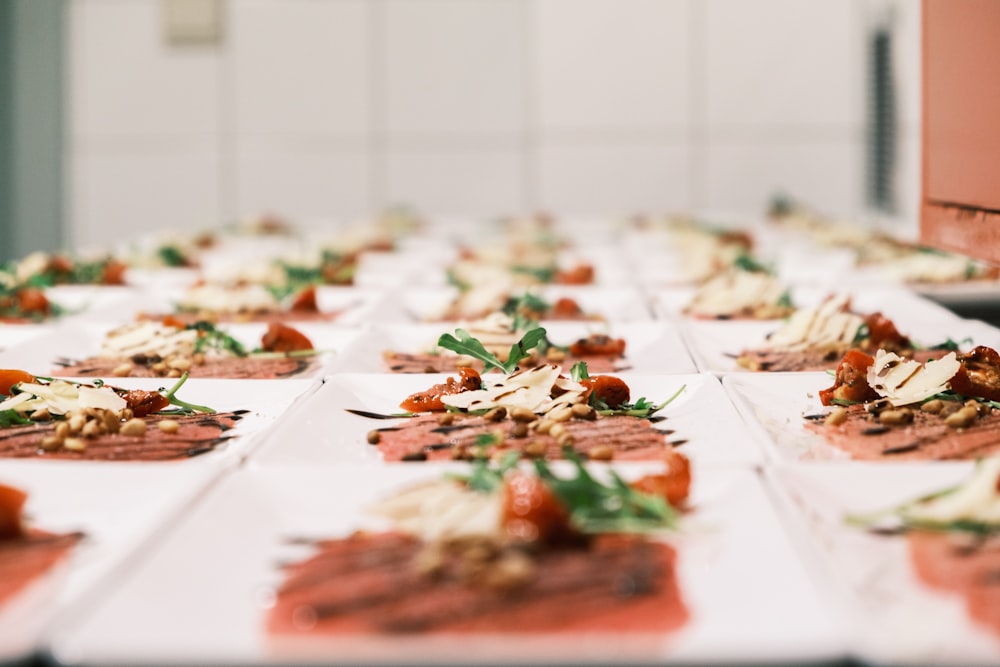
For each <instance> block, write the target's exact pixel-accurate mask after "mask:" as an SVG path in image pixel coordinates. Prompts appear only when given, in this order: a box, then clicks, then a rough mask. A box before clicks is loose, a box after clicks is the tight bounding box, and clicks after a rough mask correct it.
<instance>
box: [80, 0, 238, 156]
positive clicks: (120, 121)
mask: <svg viewBox="0 0 1000 667" xmlns="http://www.w3.org/2000/svg"><path fill="white" fill-rule="evenodd" d="M72 7H73V9H72V11H71V12H70V13H69V18H70V27H69V30H70V39H71V45H72V46H71V49H70V53H69V67H68V71H69V76H70V79H71V81H70V89H71V90H72V99H71V100H70V110H71V115H70V119H69V120H70V128H69V130H70V134H71V135H73V136H94V135H97V136H107V135H110V136H119V137H121V136H128V137H141V136H148V135H162V134H171V135H177V134H184V133H197V134H201V135H204V136H214V134H215V133H216V132H217V130H218V102H219V99H218V89H219V53H218V52H217V51H215V50H213V49H210V48H189V49H183V50H170V49H168V48H167V46H166V44H165V43H164V39H163V34H162V28H161V25H160V23H161V21H160V19H161V16H160V4H159V3H158V2H150V1H148V0H144V1H139V2H136V1H133V0H74V2H73V3H72Z"/></svg>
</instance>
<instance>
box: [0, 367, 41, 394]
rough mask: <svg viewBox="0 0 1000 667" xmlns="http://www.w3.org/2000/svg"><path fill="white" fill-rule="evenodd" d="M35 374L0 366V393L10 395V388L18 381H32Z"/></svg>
mask: <svg viewBox="0 0 1000 667" xmlns="http://www.w3.org/2000/svg"><path fill="white" fill-rule="evenodd" d="M34 381H35V376H34V375H32V374H31V373H28V372H27V371H19V370H16V369H13V368H0V395H3V396H10V388H11V387H13V386H14V385H15V384H17V383H18V382H34Z"/></svg>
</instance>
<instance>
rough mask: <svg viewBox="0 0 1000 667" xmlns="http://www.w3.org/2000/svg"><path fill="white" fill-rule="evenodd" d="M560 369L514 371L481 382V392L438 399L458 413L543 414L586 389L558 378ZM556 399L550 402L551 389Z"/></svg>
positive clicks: (463, 393) (470, 392)
mask: <svg viewBox="0 0 1000 667" xmlns="http://www.w3.org/2000/svg"><path fill="white" fill-rule="evenodd" d="M561 373H562V368H561V367H560V366H558V365H556V364H547V365H545V366H538V367H536V368H529V369H527V370H523V371H518V372H517V373H513V374H511V375H508V376H506V377H503V378H501V379H499V380H494V379H492V378H491V379H484V380H483V388H482V389H478V390H476V391H463V392H462V393H460V394H452V395H450V396H442V397H441V402H442V403H444V404H445V405H447V406H450V407H453V408H458V409H460V410H489V409H491V408H496V407H505V408H525V409H528V410H531V411H532V412H535V413H539V414H544V413H546V412H548V411H549V410H552V409H553V408H555V407H557V406H560V405H568V404H571V403H574V402H578V401H579V400H580V399H581V397H582V396H583V395H584V394H585V393H586V388H585V387H584V386H583V385H581V384H579V383H577V382H573V381H572V380H569V379H567V378H560V377H559V375H560V374H561ZM555 388H558V389H559V390H560V392H561V393H560V395H559V396H558V397H557V398H552V392H553V389H555Z"/></svg>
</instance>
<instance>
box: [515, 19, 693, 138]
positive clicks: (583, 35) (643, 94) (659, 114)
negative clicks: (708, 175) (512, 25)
mask: <svg viewBox="0 0 1000 667" xmlns="http://www.w3.org/2000/svg"><path fill="white" fill-rule="evenodd" d="M690 4H691V2H690V1H689V0H539V1H538V2H535V3H534V4H533V7H534V21H533V22H534V30H535V37H534V39H535V53H536V58H537V60H536V64H535V68H534V96H535V104H536V105H537V122H538V124H539V125H540V126H541V128H543V130H544V131H546V132H550V131H551V132H559V131H560V130H566V129H572V130H580V129H594V128H607V127H621V128H633V127H652V128H661V127H664V126H670V125H682V126H683V125H686V124H687V123H689V122H690V121H691V115H692V109H691V101H692V100H691V77H692V76H693V72H692V67H691V65H692V63H691V44H690V40H691V39H692V32H691V29H690V28H691V8H690Z"/></svg>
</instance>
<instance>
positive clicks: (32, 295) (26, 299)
mask: <svg viewBox="0 0 1000 667" xmlns="http://www.w3.org/2000/svg"><path fill="white" fill-rule="evenodd" d="M17 307H18V309H19V310H20V311H21V312H22V313H41V314H43V315H47V314H48V313H49V300H48V299H47V298H46V297H45V292H43V291H42V290H40V289H38V288H37V287H25V288H22V289H21V290H19V291H18V293H17Z"/></svg>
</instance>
